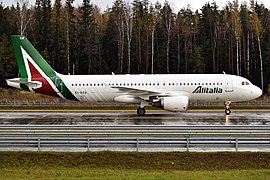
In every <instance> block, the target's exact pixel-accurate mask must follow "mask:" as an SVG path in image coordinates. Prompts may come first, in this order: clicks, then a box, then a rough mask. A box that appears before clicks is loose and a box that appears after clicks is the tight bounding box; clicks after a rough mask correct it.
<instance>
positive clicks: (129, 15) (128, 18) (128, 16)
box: [124, 3, 133, 74]
mask: <svg viewBox="0 0 270 180" xmlns="http://www.w3.org/2000/svg"><path fill="white" fill-rule="evenodd" d="M124 17H125V24H126V35H127V51H128V70H127V73H128V74H129V73H130V62H131V57H130V56H131V55H130V54H131V49H130V48H131V40H132V27H133V11H132V8H131V6H130V4H129V3H126V4H125V10H124Z"/></svg>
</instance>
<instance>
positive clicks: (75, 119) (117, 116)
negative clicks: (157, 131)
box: [0, 112, 270, 125]
mask: <svg viewBox="0 0 270 180" xmlns="http://www.w3.org/2000/svg"><path fill="white" fill-rule="evenodd" d="M0 124H2V125H4V124H33V125H34V124H44V125H48V124H54V125H62V124H63V125H270V112H269V113H268V112H233V113H232V114H231V115H229V116H226V115H224V114H223V113H222V112H186V113H170V112H159V113H149V114H147V115H146V116H144V117H138V116H137V115H136V114H135V113H133V112H121V113H114V112H102V113H94V112H89V113H85V112H83V113H82V112H78V113H72V112H59V113H58V112H2V113H1V114H0Z"/></svg>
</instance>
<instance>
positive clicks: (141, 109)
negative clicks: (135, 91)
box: [137, 107, 145, 116]
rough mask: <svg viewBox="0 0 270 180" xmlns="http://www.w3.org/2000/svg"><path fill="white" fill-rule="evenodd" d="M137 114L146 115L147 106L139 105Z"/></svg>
mask: <svg viewBox="0 0 270 180" xmlns="http://www.w3.org/2000/svg"><path fill="white" fill-rule="evenodd" d="M137 114H138V116H144V115H145V108H144V107H138V109H137Z"/></svg>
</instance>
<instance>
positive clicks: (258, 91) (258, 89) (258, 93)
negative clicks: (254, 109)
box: [251, 86, 262, 98]
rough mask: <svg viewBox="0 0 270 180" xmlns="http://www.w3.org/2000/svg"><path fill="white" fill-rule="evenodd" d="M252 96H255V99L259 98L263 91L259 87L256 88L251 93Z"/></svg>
mask: <svg viewBox="0 0 270 180" xmlns="http://www.w3.org/2000/svg"><path fill="white" fill-rule="evenodd" d="M251 94H252V95H253V96H254V98H258V97H260V96H261V95H262V90H261V89H260V88H259V87H257V86H254V88H253V89H252V91H251Z"/></svg>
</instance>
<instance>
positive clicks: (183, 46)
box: [0, 0, 270, 93]
mask: <svg viewBox="0 0 270 180" xmlns="http://www.w3.org/2000/svg"><path fill="white" fill-rule="evenodd" d="M73 3H74V0H55V1H54V3H52V2H51V0H36V1H35V4H34V5H29V2H28V1H27V0H19V1H18V3H17V4H15V5H12V6H4V5H3V4H2V3H1V2H0V81H1V86H2V87H4V84H5V83H4V79H7V78H13V77H18V74H19V73H18V67H17V64H16V60H15V55H14V52H13V48H12V45H11V39H10V35H12V34H21V35H25V36H26V37H27V38H28V39H29V41H30V42H31V43H32V44H33V45H34V46H35V47H36V49H37V50H38V51H39V52H40V53H41V54H42V55H43V56H44V57H45V59H46V60H47V61H48V62H49V64H50V65H51V66H52V67H53V68H54V69H55V70H56V71H57V72H59V73H62V74H111V73H112V72H113V73H115V74H153V73H154V74H164V73H170V74H179V73H180V74H187V76H188V74H191V73H199V74H200V73H201V74H202V73H208V74H215V73H227V74H235V75H240V76H243V77H246V78H248V79H249V80H250V81H251V82H252V83H253V84H255V85H257V86H259V87H261V88H262V87H263V90H264V93H267V92H270V91H269V90H268V89H270V87H268V86H269V85H270V12H269V9H268V8H267V7H265V5H264V4H262V3H258V2H256V1H253V0H251V1H250V2H242V3H239V2H238V1H237V0H234V1H228V3H227V4H226V5H225V6H224V7H218V6H217V4H216V3H215V1H213V2H211V3H206V4H205V5H204V6H203V7H201V8H200V9H198V10H195V11H193V10H192V7H190V6H187V7H185V8H182V9H181V10H179V11H178V12H175V10H173V9H172V8H171V5H170V4H169V3H168V2H167V1H165V3H163V4H161V3H159V2H156V3H155V4H152V3H151V2H149V0H133V1H132V2H130V3H127V2H126V1H124V0H115V1H114V2H113V5H112V7H108V8H107V9H106V10H105V11H101V10H100V7H98V6H97V5H95V4H93V3H92V2H91V1H90V0H82V2H81V4H80V5H79V6H78V7H75V6H74V5H73Z"/></svg>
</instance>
